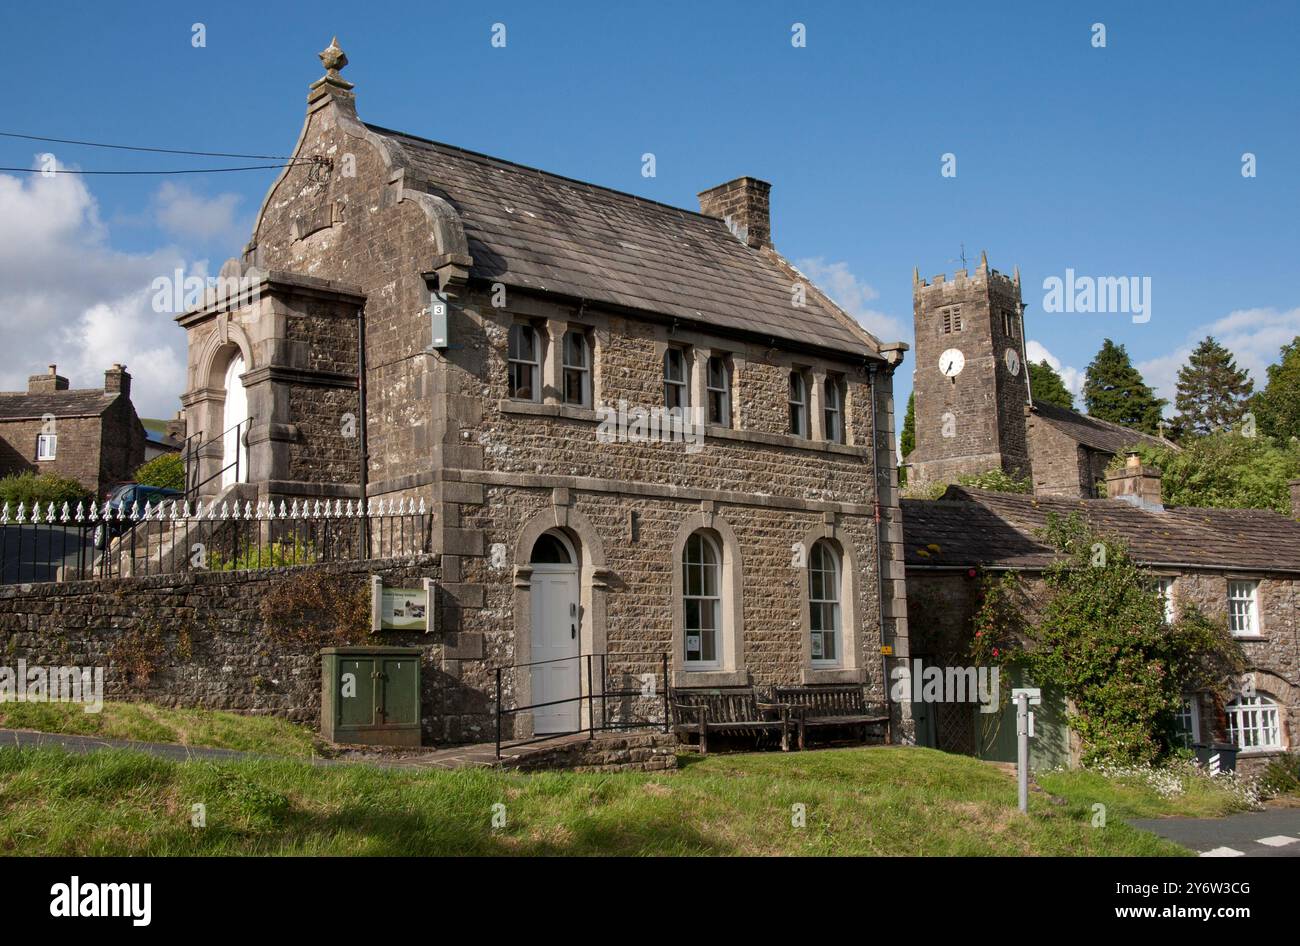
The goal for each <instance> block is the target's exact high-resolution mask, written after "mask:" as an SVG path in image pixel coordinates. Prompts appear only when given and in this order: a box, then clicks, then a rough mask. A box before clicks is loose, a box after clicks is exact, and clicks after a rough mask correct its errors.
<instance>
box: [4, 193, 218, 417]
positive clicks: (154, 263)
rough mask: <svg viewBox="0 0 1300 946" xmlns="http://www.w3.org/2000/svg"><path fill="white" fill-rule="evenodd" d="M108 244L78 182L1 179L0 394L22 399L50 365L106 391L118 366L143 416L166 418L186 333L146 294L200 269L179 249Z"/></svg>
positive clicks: (180, 374) (177, 389) (180, 384)
mask: <svg viewBox="0 0 1300 946" xmlns="http://www.w3.org/2000/svg"><path fill="white" fill-rule="evenodd" d="M109 236H110V234H109V231H108V228H107V227H106V226H105V225H104V223H103V222H102V221H101V219H100V216H99V210H98V205H97V203H96V201H95V198H94V196H93V195H92V194H91V193H90V191H89V190H88V189H87V187H86V184H85V182H84V181H83V180H81V179H80V178H77V177H75V176H73V175H64V174H60V175H57V176H54V177H43V176H41V175H37V174H33V175H29V176H25V177H21V178H20V177H15V176H11V175H0V338H3V339H4V345H5V347H4V357H3V359H2V360H0V390H6V391H23V390H26V387H27V376H28V375H30V374H41V373H44V371H45V366H46V365H48V364H52V363H56V364H58V365H59V373H60V374H62V375H64V376H65V377H68V378H69V379H70V381H71V384H72V386H73V387H81V388H92V387H102V386H103V384H104V369H106V368H108V367H109V366H110V365H111V364H112V363H114V362H121V363H123V364H125V365H126V366H127V368H128V370H130V372H131V375H132V390H131V395H132V396H131V399H132V401H134V403H135V406H136V410H137V411H138V412H139V413H140V415H141V416H146V417H170V416H171V415H172V414H174V413H175V411H176V410H177V408H178V407H179V406H180V401H179V396H180V394H181V392H182V390H183V389H184V383H185V377H184V367H183V366H184V364H185V332H184V331H183V330H182V329H181V328H180V327H179V326H177V325H176V324H175V323H174V322H173V321H172V316H171V314H168V313H155V312H154V311H153V310H152V308H151V307H150V295H149V294H148V289H149V287H150V284H151V283H152V281H153V280H154V279H155V278H157V277H159V276H167V277H170V276H171V275H172V273H173V272H174V271H175V270H176V269H177V268H180V269H182V270H185V271H187V272H191V271H193V270H194V267H193V266H191V265H189V264H187V262H186V254H185V253H184V252H182V251H181V250H179V249H177V248H175V247H165V248H161V249H158V250H155V251H153V252H151V253H141V254H135V253H124V252H121V251H118V250H116V249H114V248H113V247H112V245H111V243H110V239H109Z"/></svg>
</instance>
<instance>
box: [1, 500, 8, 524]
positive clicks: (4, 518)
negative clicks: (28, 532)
mask: <svg viewBox="0 0 1300 946" xmlns="http://www.w3.org/2000/svg"><path fill="white" fill-rule="evenodd" d="M8 522H9V504H8V503H5V504H4V507H3V508H0V525H4V524H7V523H8Z"/></svg>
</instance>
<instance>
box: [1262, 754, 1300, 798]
mask: <svg viewBox="0 0 1300 946" xmlns="http://www.w3.org/2000/svg"><path fill="white" fill-rule="evenodd" d="M1259 788H1260V792H1261V793H1262V794H1263V795H1264V797H1266V798H1273V797H1274V796H1277V795H1300V755H1284V756H1280V757H1279V758H1276V759H1273V760H1272V761H1270V762H1269V763H1268V767H1267V768H1266V769H1264V771H1263V772H1262V773H1261V774H1260V776H1259Z"/></svg>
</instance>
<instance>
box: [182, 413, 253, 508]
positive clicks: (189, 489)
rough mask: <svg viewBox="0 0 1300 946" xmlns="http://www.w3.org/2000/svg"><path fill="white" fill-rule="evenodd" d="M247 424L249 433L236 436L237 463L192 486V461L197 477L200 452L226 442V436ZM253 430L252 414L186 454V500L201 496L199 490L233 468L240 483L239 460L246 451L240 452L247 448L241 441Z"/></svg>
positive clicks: (229, 464)
mask: <svg viewBox="0 0 1300 946" xmlns="http://www.w3.org/2000/svg"><path fill="white" fill-rule="evenodd" d="M245 424H247V425H248V432H247V433H243V434H236V435H235V462H234V463H227V464H226V465H225V466H223V467H222V468H221V469H219V470H217V471H216V472H215V473H213V474H212V475H211V476H209V477H207V478H206V479H203V480H201V481H199V482H197V483H193V484H192V483H191V482H190V479H191V477H190V474H189V467H190V463H191V460H194V461H195V462H194V475H195V476H197V475H198V462H197V461H198V460H199V459H202V458H201V457H198V456H197V454H198V453H199V452H200V451H201V450H202V449H203V448H204V447H206V446H208V445H210V444H213V443H216V442H217V441H218V440H221V441H223V442H224V441H225V437H226V434H228V433H230V432H231V431H232V430H236V431H238V430H242V429H243V426H244V425H245ZM252 430H253V415H251V414H250V415H249V416H248V417H247V419H245V420H241V421H240V422H239V423H238V424H236V425H235V426H233V427H227V428H226V429H225V430H223V431H222V432H221V433H219V434H217V435H216V436H215V437H213V438H211V439H210V440H205V441H204V442H202V443H200V444H199V445H198V446H197V447H195V448H194V449H193V450H192V451H189V452H187V453H186V454H185V467H186V473H185V498H186V499H194V498H196V497H197V496H198V494H199V490H200V489H202V488H203V487H204V486H207V485H208V484H209V483H211V482H212V481H213V480H215V479H217V478H218V477H220V476H222V475H223V474H224V473H225V472H226V471H227V470H229V469H231V468H232V467H233V468H234V470H235V482H236V483H238V482H239V458H240V457H241V456H242V455H243V453H244V451H243V450H240V449H239V447H241V446H247V444H246V443H242V442H241V441H243V440H244V439H245V438H247V437H248V434H249V433H251V432H252ZM195 436H200V435H197V434H196V435H195ZM185 442H186V444H188V443H189V440H188V439H187V440H186V441H185Z"/></svg>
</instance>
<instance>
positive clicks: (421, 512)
mask: <svg viewBox="0 0 1300 946" xmlns="http://www.w3.org/2000/svg"><path fill="white" fill-rule="evenodd" d="M420 515H422V516H423V515H425V509H424V497H423V496H421V497H420Z"/></svg>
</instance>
